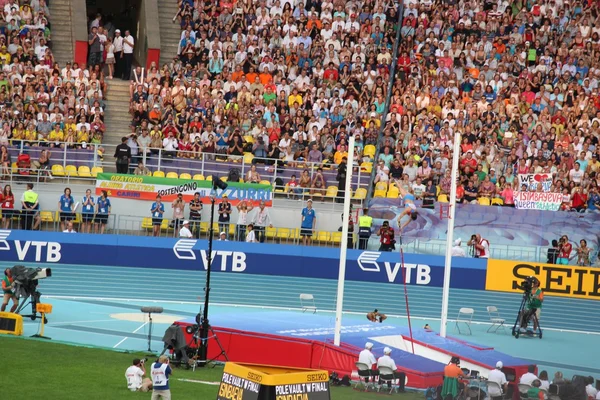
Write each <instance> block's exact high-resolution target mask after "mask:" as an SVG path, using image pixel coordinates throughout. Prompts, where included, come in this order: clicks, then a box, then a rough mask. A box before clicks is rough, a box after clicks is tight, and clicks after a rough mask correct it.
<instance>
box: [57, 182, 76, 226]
mask: <svg viewBox="0 0 600 400" xmlns="http://www.w3.org/2000/svg"><path fill="white" fill-rule="evenodd" d="M74 203H75V202H74V200H73V196H71V189H69V188H66V189H65V191H64V194H63V195H62V196H60V200H59V201H58V208H59V209H60V230H61V232H62V231H64V230H65V225H66V223H67V222H69V221H73V220H74V219H75V213H74V212H73V211H74V210H73V204H74Z"/></svg>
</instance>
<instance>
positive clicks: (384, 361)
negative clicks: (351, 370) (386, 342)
mask: <svg viewBox="0 0 600 400" xmlns="http://www.w3.org/2000/svg"><path fill="white" fill-rule="evenodd" d="M377 366H378V367H388V368H391V369H392V371H395V370H396V363H395V362H394V359H393V358H392V357H390V356H387V355H384V356H381V357H379V359H378V360H377Z"/></svg>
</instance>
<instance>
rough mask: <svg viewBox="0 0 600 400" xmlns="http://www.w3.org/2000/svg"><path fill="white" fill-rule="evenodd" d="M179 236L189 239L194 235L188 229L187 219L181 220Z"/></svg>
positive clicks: (188, 222)
mask: <svg viewBox="0 0 600 400" xmlns="http://www.w3.org/2000/svg"><path fill="white" fill-rule="evenodd" d="M179 237H180V238H182V239H191V238H193V237H194V235H192V231H190V221H188V220H187V219H186V220H185V221H183V226H182V227H181V229H180V230H179Z"/></svg>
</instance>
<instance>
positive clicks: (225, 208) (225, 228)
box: [218, 194, 231, 235]
mask: <svg viewBox="0 0 600 400" xmlns="http://www.w3.org/2000/svg"><path fill="white" fill-rule="evenodd" d="M222 197H223V201H221V202H220V203H219V210H218V213H219V231H221V232H225V233H226V234H227V235H229V221H230V220H231V203H229V201H228V199H227V195H226V194H224V195H223V196H222Z"/></svg>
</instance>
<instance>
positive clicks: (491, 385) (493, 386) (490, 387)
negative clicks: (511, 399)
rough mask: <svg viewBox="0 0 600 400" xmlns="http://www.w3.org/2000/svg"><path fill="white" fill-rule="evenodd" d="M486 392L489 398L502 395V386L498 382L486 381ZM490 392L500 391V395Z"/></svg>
mask: <svg viewBox="0 0 600 400" xmlns="http://www.w3.org/2000/svg"><path fill="white" fill-rule="evenodd" d="M485 383H486V385H487V392H488V395H489V397H490V398H491V399H493V398H495V397H503V396H504V393H502V386H500V384H499V383H498V382H493V381H486V382H485ZM490 393H500V396H491V395H490Z"/></svg>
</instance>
